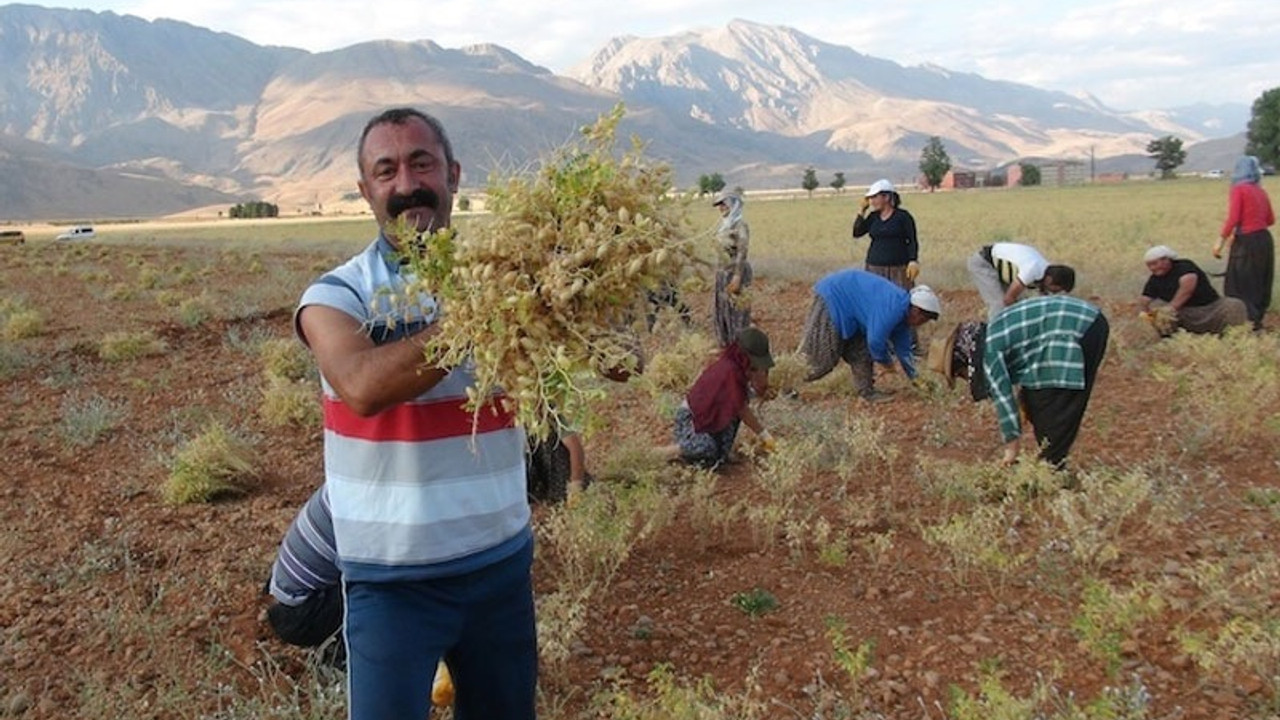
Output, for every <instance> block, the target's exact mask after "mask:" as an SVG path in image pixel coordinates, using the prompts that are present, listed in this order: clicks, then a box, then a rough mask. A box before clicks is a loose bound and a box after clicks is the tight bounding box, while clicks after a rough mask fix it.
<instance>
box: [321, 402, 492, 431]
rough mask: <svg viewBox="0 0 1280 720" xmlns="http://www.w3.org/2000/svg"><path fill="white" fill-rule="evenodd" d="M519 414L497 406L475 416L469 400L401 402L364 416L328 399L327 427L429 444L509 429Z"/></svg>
mask: <svg viewBox="0 0 1280 720" xmlns="http://www.w3.org/2000/svg"><path fill="white" fill-rule="evenodd" d="M514 426H515V415H514V414H513V413H511V412H508V411H506V410H503V409H502V408H501V407H500V405H499V404H498V403H496V402H495V403H493V404H491V405H489V406H488V407H485V408H483V409H481V410H480V412H479V413H474V414H473V413H472V412H471V411H469V410H467V408H466V406H465V401H463V400H458V399H453V400H441V401H437V402H427V403H401V404H399V405H394V406H392V407H390V408H387V409H386V410H383V411H382V412H380V413H378V414H376V415H371V416H369V417H361V416H360V415H357V414H356V413H354V412H352V410H351V409H350V408H349V407H347V405H346V403H344V402H342V401H341V400H338V399H335V398H328V397H326V398H325V399H324V427H325V429H326V430H332V431H333V432H335V433H337V434H339V435H342V436H344V437H351V438H357V439H360V440H373V441H384V442H396V441H398V442H425V441H427V440H443V439H445V438H454V437H465V436H468V435H471V433H472V432H473V431H474V432H475V433H476V434H481V433H487V432H493V431H495V430H506V429H507V428H511V427H514Z"/></svg>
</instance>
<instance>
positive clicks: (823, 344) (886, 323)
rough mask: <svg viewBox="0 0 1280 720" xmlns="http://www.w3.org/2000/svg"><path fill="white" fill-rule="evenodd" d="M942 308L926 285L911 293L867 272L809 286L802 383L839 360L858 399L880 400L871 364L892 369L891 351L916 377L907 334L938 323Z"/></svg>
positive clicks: (836, 274) (845, 272) (821, 374)
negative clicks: (849, 374) (805, 367)
mask: <svg viewBox="0 0 1280 720" xmlns="http://www.w3.org/2000/svg"><path fill="white" fill-rule="evenodd" d="M941 312H942V304H941V302H940V301H939V300H938V296H937V294H935V293H934V292H933V290H932V289H930V288H929V287H928V286H927V285H916V286H915V287H913V288H912V289H911V291H910V292H908V291H906V290H904V289H902V288H900V287H898V286H897V285H895V284H894V283H893V282H891V281H889V280H887V279H885V278H883V277H881V276H879V275H873V274H872V273H869V272H867V271H865V270H841V271H839V272H834V273H832V274H830V275H828V276H826V277H824V278H822V279H821V280H819V281H818V282H817V283H815V284H814V286H813V303H812V304H811V305H810V306H809V316H808V318H807V319H806V320H805V324H804V334H803V340H802V341H801V345H800V350H801V352H803V353H804V354H805V356H806V358H807V359H808V364H809V375H808V376H807V377H806V378H805V382H812V381H814V380H817V379H819V378H822V377H825V376H826V375H827V374H829V373H830V372H831V371H832V370H834V369H835V367H836V365H837V364H839V362H840V361H841V360H844V361H845V362H847V363H848V364H849V367H850V368H851V369H852V371H853V385H854V389H855V390H857V392H858V395H859V397H861V398H862V399H864V400H867V401H869V402H879V401H882V400H884V399H886V398H887V397H888V394H887V393H884V392H880V391H878V390H876V388H875V375H874V365H873V363H879V364H880V365H882V366H884V367H886V368H888V369H890V370H892V368H893V360H892V358H890V356H889V350H890V348H892V350H893V353H894V355H896V356H897V357H898V362H899V363H900V364H901V365H902V371H903V372H904V373H906V376H907V378H908V379H912V380H914V379H915V377H916V368H915V360H914V359H913V357H912V338H911V330H912V329H913V328H916V327H919V326H921V325H923V324H925V323H927V322H929V321H930V320H937V319H938V315H939V314H940V313H941Z"/></svg>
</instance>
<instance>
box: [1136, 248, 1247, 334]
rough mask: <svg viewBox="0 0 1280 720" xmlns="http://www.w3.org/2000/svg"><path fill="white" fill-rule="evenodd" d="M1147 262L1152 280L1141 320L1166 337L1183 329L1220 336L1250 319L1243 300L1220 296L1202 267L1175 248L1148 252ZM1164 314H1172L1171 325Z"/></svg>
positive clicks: (1144, 297)
mask: <svg viewBox="0 0 1280 720" xmlns="http://www.w3.org/2000/svg"><path fill="white" fill-rule="evenodd" d="M1143 260H1144V261H1145V262H1146V264H1147V270H1149V271H1150V272H1151V277H1149V278H1147V284H1146V286H1144V287H1143V288H1142V297H1141V298H1139V300H1138V306H1139V309H1140V313H1139V317H1141V318H1142V319H1143V320H1145V321H1147V322H1149V323H1151V325H1152V326H1153V327H1155V328H1156V331H1157V332H1159V333H1160V334H1161V335H1162V336H1166V337H1167V336H1169V335H1172V334H1173V332H1174V331H1175V330H1177V329H1179V328H1181V329H1183V330H1186V331H1187V332H1190V333H1213V334H1215V335H1219V334H1221V333H1222V332H1223V331H1224V330H1226V329H1227V328H1228V327H1230V326H1232V325H1243V324H1244V323H1246V322H1247V321H1248V320H1249V314H1248V310H1247V309H1246V308H1245V304H1244V302H1243V301H1241V300H1240V299H1239V298H1233V297H1226V298H1224V297H1222V296H1221V295H1219V294H1218V291H1217V290H1214V289H1213V285H1211V284H1210V283H1209V276H1208V275H1206V274H1205V273H1204V271H1203V270H1201V269H1200V266H1198V265H1196V264H1195V263H1193V262H1191V261H1190V260H1183V259H1181V258H1179V257H1178V253H1177V252H1175V251H1174V250H1173V248H1170V247H1168V246H1167V245H1156V246H1155V247H1153V248H1151V249H1149V250H1147V252H1146V255H1144V256H1143ZM1166 308H1167V311H1166V310H1165V309H1166ZM1164 312H1168V313H1170V314H1171V317H1169V318H1168V322H1166V321H1165V320H1164V319H1163V317H1164V315H1163V313H1164Z"/></svg>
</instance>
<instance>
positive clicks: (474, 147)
mask: <svg viewBox="0 0 1280 720" xmlns="http://www.w3.org/2000/svg"><path fill="white" fill-rule="evenodd" d="M619 101H622V102H625V104H626V106H627V110H628V112H627V117H626V119H625V121H624V131H625V132H629V133H634V134H635V135H637V136H639V137H641V138H642V139H644V140H645V141H646V142H648V143H649V146H648V147H649V153H650V154H651V155H653V156H654V157H657V158H661V159H663V160H666V161H669V162H670V163H671V164H672V166H673V167H674V168H675V170H676V176H677V178H678V180H679V182H681V183H682V184H685V185H689V184H692V183H693V182H694V181H695V180H696V178H697V177H698V176H699V175H701V174H704V173H711V172H719V173H721V174H722V175H723V176H724V177H725V179H726V180H727V181H728V182H729V183H731V184H735V185H742V186H744V187H749V188H750V187H762V188H763V187H790V186H793V185H796V184H798V181H799V177H800V175H801V174H802V173H803V170H804V168H806V167H810V166H812V167H814V168H816V169H817V170H818V171H819V173H820V175H826V176H829V175H830V174H831V173H833V172H836V171H840V172H844V173H845V175H846V177H848V178H849V180H850V181H851V182H857V181H860V180H862V179H870V178H873V177H875V176H879V175H889V176H891V177H898V178H908V177H910V176H911V174H912V172H913V167H914V165H915V163H916V161H917V160H918V158H919V153H920V149H921V148H922V147H923V145H924V142H925V141H926V140H927V138H928V137H930V136H933V135H937V136H939V137H941V138H942V140H943V142H944V144H945V146H946V147H947V149H948V152H949V153H950V155H951V157H952V158H953V162H954V163H955V164H956V165H961V166H967V167H977V168H982V167H992V166H996V165H999V164H1002V163H1007V162H1011V161H1014V160H1016V159H1018V158H1023V157H1050V158H1080V157H1085V156H1088V155H1089V154H1090V153H1093V154H1094V156H1096V157H1100V158H1116V160H1115V162H1114V163H1113V164H1117V165H1121V164H1134V165H1135V166H1137V165H1139V164H1140V166H1141V168H1142V170H1143V171H1145V170H1147V169H1149V167H1148V166H1149V165H1150V161H1149V160H1147V159H1146V158H1145V157H1143V154H1144V150H1145V147H1146V143H1147V142H1149V141H1150V140H1151V139H1152V138H1153V137H1156V136H1160V135H1166V134H1173V135H1177V136H1178V137H1181V138H1183V140H1184V142H1187V143H1188V144H1189V145H1190V144H1192V143H1195V142H1198V141H1201V140H1205V139H1210V138H1221V137H1226V136H1233V135H1238V134H1239V133H1240V132H1241V131H1242V130H1243V128H1244V124H1245V121H1246V120H1247V117H1248V108H1247V107H1245V106H1242V105H1241V106H1232V105H1228V106H1195V107H1192V108H1184V109H1181V110H1176V111H1168V110H1165V111H1157V110H1153V111H1147V112H1137V113H1125V112H1118V111H1114V110H1111V109H1109V108H1107V107H1106V106H1104V105H1103V104H1102V103H1100V102H1098V101H1097V100H1096V99H1094V98H1091V97H1088V96H1082V97H1077V96H1074V95H1070V94H1067V93H1062V92H1054V91H1046V90H1042V89H1038V88H1035V87H1031V86H1028V85H1022V84H1017V83H1011V82H1004V81H994V80H988V79H985V78H982V77H980V76H978V75H974V74H969V73H957V72H951V71H948V70H946V69H945V68H941V67H937V66H929V65H926V66H918V67H904V66H902V65H899V64H897V63H895V62H892V61H890V60H885V59H880V58H875V57H871V56H868V55H864V54H861V53H859V52H857V51H856V50H854V49H852V48H848V47H843V46H839V45H832V44H829V43H825V42H822V41H819V40H816V39H814V38H812V37H809V36H807V35H805V34H803V33H800V32H798V31H796V30H793V29H790V28H786V27H778V26H767V25H760V24H756V23H752V22H748V21H745V20H734V21H732V22H730V23H729V24H728V25H727V26H725V27H723V28H717V29H712V30H706V31H701V32H689V33H684V34H680V35H675V36H670V37H662V38H635V37H621V38H615V39H614V40H612V41H610V42H609V43H607V44H606V45H605V46H604V47H603V48H601V49H599V50H598V51H596V52H595V53H594V54H592V55H591V56H590V57H588V58H587V59H586V60H584V61H583V62H582V63H581V64H579V65H578V66H576V67H574V68H572V69H571V70H570V71H568V73H567V74H566V75H565V76H560V75H556V74H555V73H552V72H551V71H550V70H548V69H546V68H544V67H540V66H538V65H536V64H533V63H531V62H529V61H527V60H525V59H524V58H522V57H520V56H519V55H517V54H516V53H513V52H511V51H510V50H507V49H505V48H502V47H499V46H496V45H491V44H486V45H474V46H469V47H463V48H456V49H454V48H445V47H441V46H440V45H437V44H436V43H434V42H432V41H430V40H421V41H418V42H411V43H406V42H396V41H374V42H366V43H360V44H357V45H352V46H350V47H346V48H342V49H339V50H334V51H330V52H320V53H311V52H307V51H304V50H299V49H295V48H287V47H276V46H261V45H256V44H254V43H251V42H249V41H247V40H244V39H242V38H239V37H236V36H234V35H230V34H227V33H219V32H214V31H211V30H207V29H204V28H199V27H196V26H193V25H189V24H186V23H182V22H177V21H172V20H156V21H145V20H142V19H139V18H136V17H132V16H128V15H124V16H122V15H117V14H115V13H112V12H102V13H96V12H92V11H87V10H61V9H49V8H43V7H37V6H31V5H7V6H3V7H0V221H4V220H13V219H30V218H88V217H115V216H148V215H157V214H166V213H172V212H177V211H180V210H184V209H188V208H191V207H200V206H208V205H215V204H224V203H225V204H229V203H233V202H237V201H239V200H244V199H264V200H268V201H271V202H275V203H277V204H279V205H280V207H281V210H282V212H293V211H298V210H301V211H307V210H311V209H315V208H317V207H322V208H325V209H332V208H334V207H344V206H350V207H352V208H353V209H358V208H361V207H362V205H361V204H360V201H359V198H358V196H356V195H355V194H354V192H355V176H356V167H355V158H354V155H355V144H356V139H357V137H358V135H359V133H360V130H361V128H362V127H363V125H364V123H365V121H366V120H367V119H368V118H369V117H370V116H372V115H373V114H375V113H376V112H378V111H379V110H381V109H384V108H386V107H389V106H393V105H413V106H417V107H420V108H422V109H426V110H428V111H430V112H432V113H433V114H435V115H437V116H438V117H439V118H440V119H441V121H442V122H443V123H444V124H445V127H446V128H448V129H449V132H450V136H451V139H452V141H453V144H454V146H455V150H456V152H457V154H458V156H459V158H460V160H462V162H463V165H464V176H463V185H464V188H466V187H472V188H475V187H479V186H482V185H483V184H484V181H485V179H486V177H487V176H488V174H489V173H490V172H492V171H494V170H511V169H518V168H522V167H527V166H528V165H529V164H530V163H532V162H535V161H536V159H537V158H538V157H539V156H540V155H541V154H542V153H543V152H544V151H545V150H547V149H549V148H551V147H554V146H557V145H559V144H561V143H562V142H563V141H565V140H566V139H568V138H569V137H571V136H572V134H573V133H574V132H575V129H576V128H578V127H580V126H581V125H583V124H584V123H587V122H590V121H591V120H593V119H594V118H595V117H596V116H598V115H599V114H601V113H603V112H605V111H607V110H608V109H609V108H610V107H612V106H613V105H615V104H616V103H617V102H619ZM1237 139H1238V138H1237ZM1230 142H1231V143H1235V142H1236V141H1235V140H1232V141H1230ZM1238 144H1239V145H1240V146H1243V140H1242V139H1239V140H1238ZM1123 158H1130V160H1123ZM1133 158H1136V159H1133ZM1206 162H1218V160H1217V159H1216V156H1215V159H1213V160H1206Z"/></svg>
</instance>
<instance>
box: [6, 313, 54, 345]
mask: <svg viewBox="0 0 1280 720" xmlns="http://www.w3.org/2000/svg"><path fill="white" fill-rule="evenodd" d="M43 332H44V318H42V317H41V316H40V313H39V312H38V311H36V310H18V311H16V312H13V313H11V314H9V315H8V317H6V318H5V321H4V338H5V339H6V340H22V339H23V338H31V337H36V336H37V335H39V334H41V333H43Z"/></svg>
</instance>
